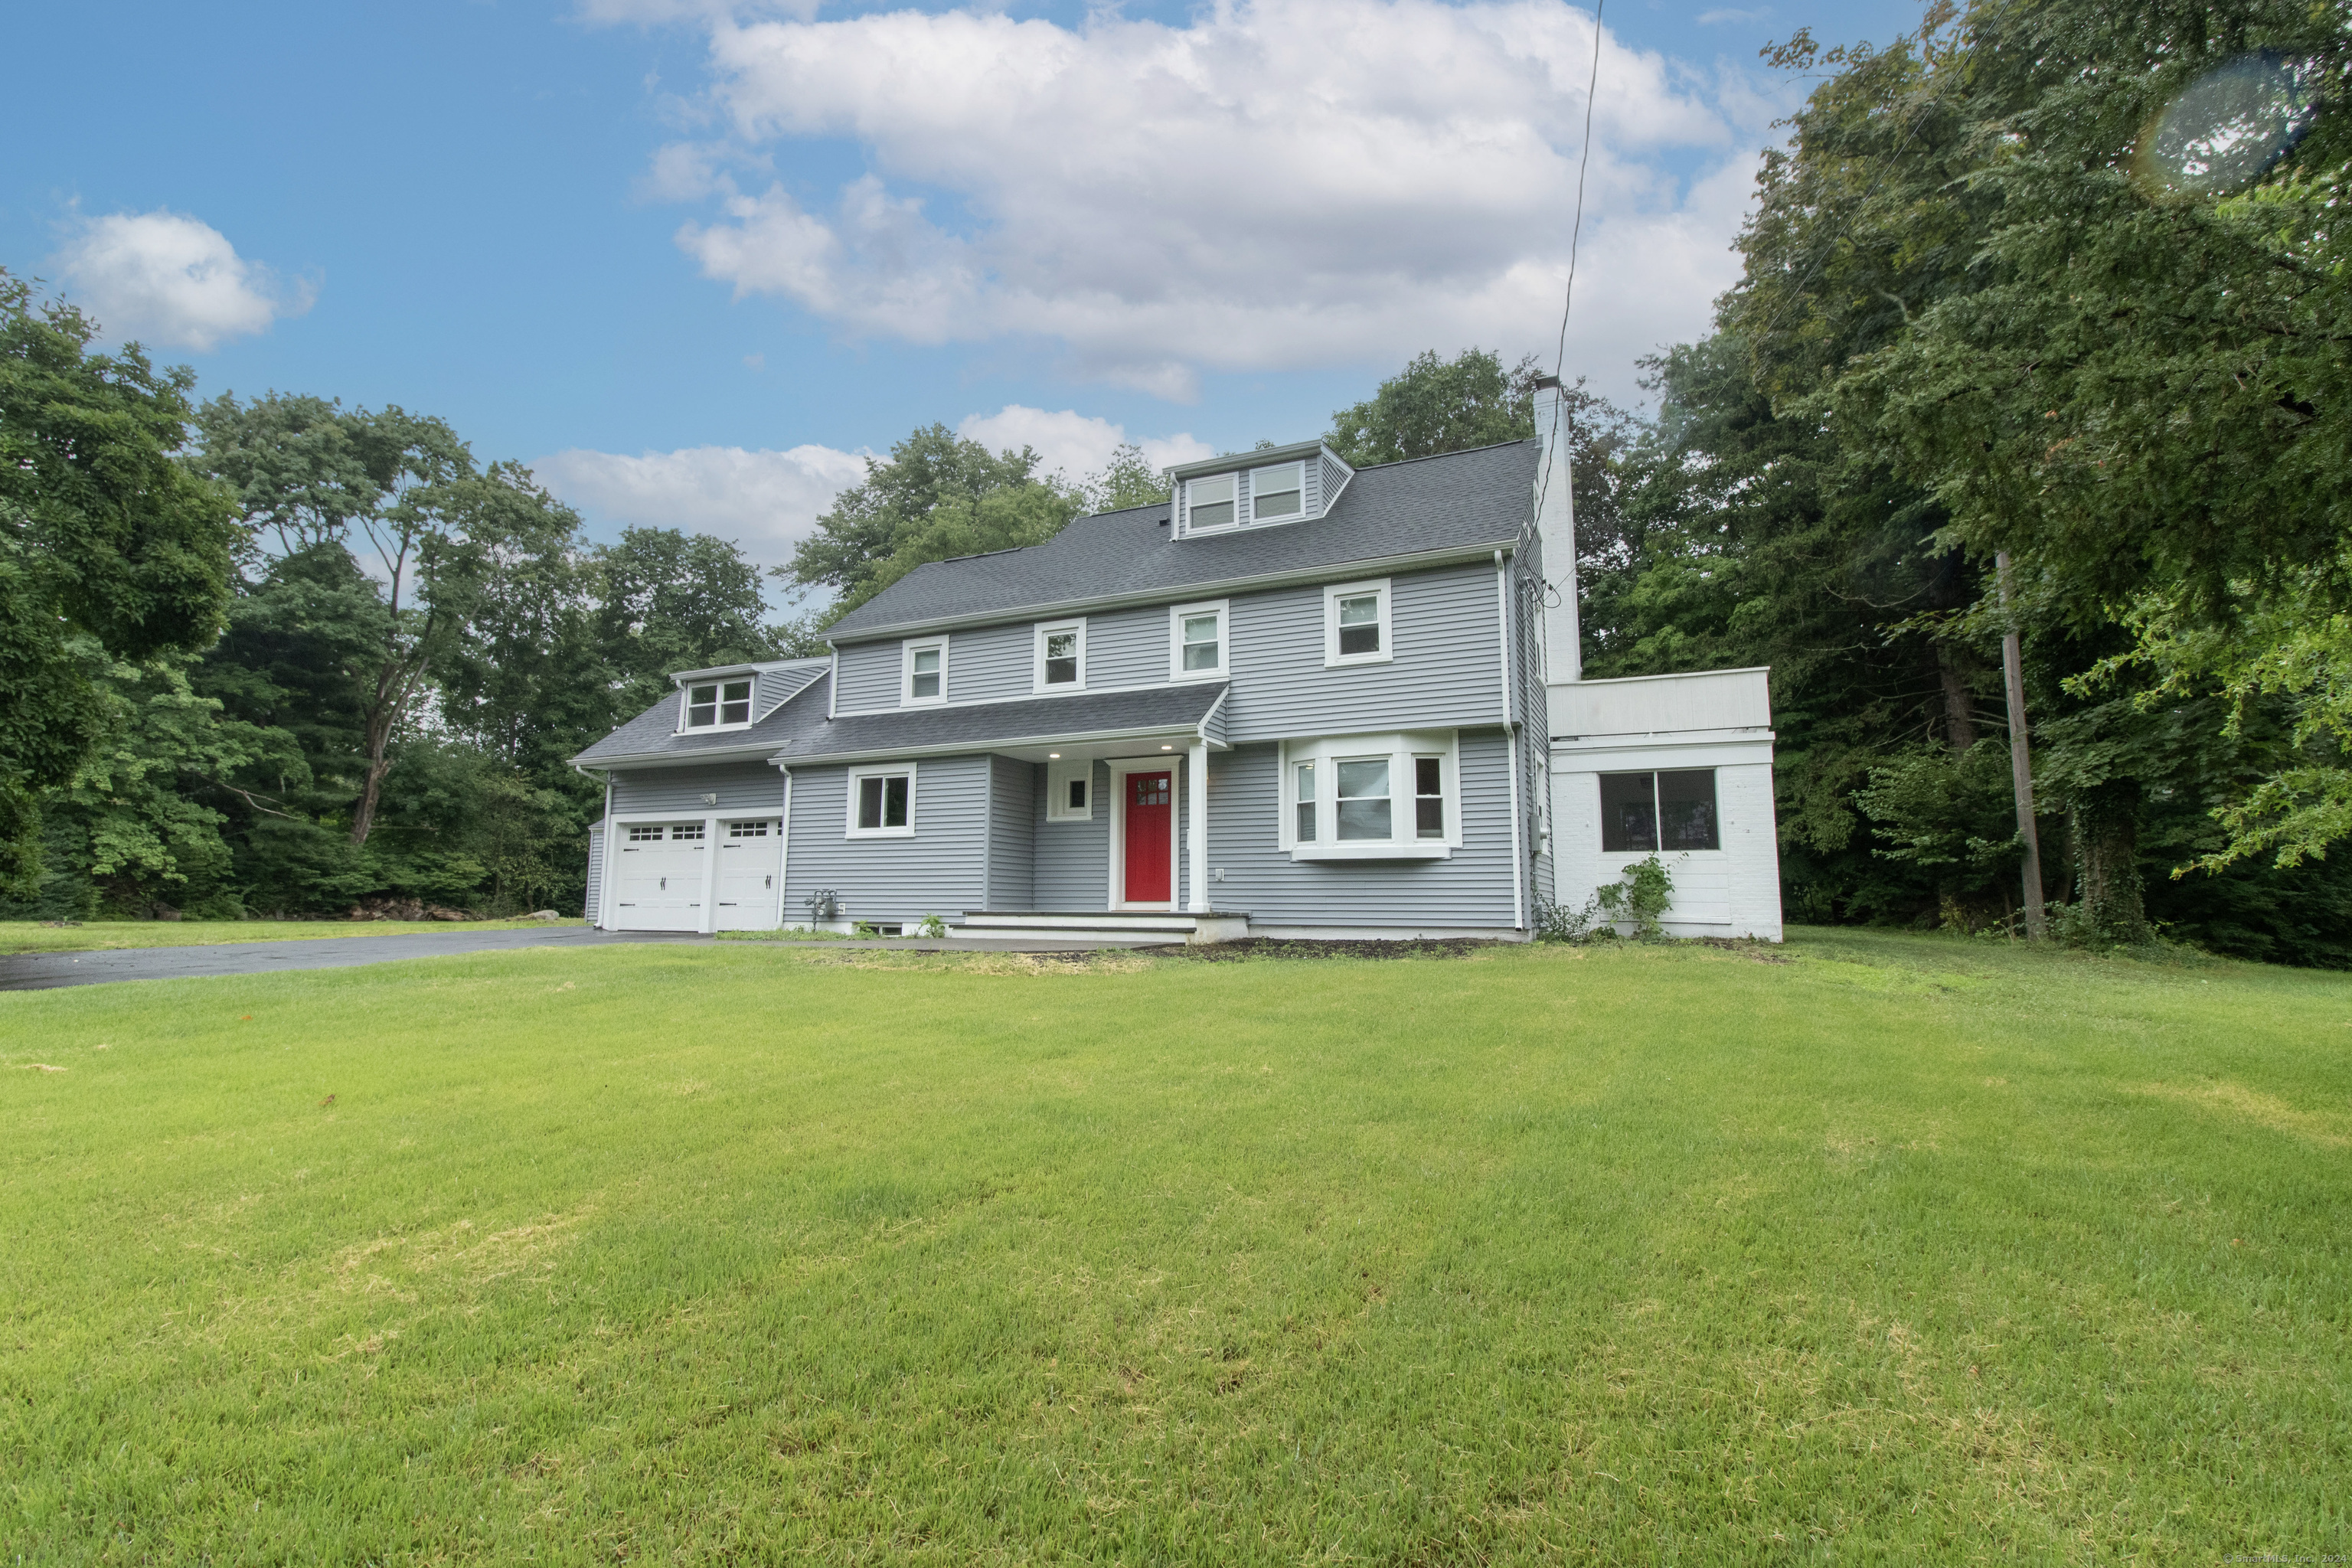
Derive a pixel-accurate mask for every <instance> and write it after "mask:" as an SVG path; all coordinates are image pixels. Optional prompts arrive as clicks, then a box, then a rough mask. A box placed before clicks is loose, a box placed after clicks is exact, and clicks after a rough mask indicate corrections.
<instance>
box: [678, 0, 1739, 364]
mask: <svg viewBox="0 0 2352 1568" xmlns="http://www.w3.org/2000/svg"><path fill="white" fill-rule="evenodd" d="M709 37H710V72H711V85H710V87H709V94H708V104H707V107H708V110H709V112H710V113H711V114H713V115H715V116H716V117H717V119H718V121H719V123H721V124H723V125H725V126H726V127H728V131H727V132H726V134H724V135H722V136H720V137H719V138H717V139H715V140H713V141H711V142H708V143H705V144H704V146H703V149H702V150H701V151H698V152H689V151H684V150H680V149H678V148H672V149H665V151H664V152H663V153H662V154H661V159H662V162H661V163H660V165H659V167H658V168H657V171H656V174H655V175H654V176H653V177H652V178H651V179H650V180H649V182H648V184H649V186H652V187H660V188H668V189H674V190H677V191H679V192H681V193H685V192H688V191H696V190H700V191H702V192H705V193H707V198H706V199H711V200H714V201H716V202H717V203H718V204H719V205H718V208H717V210H716V212H715V213H714V214H712V215H711V216H710V217H709V218H708V219H707V220H705V221H690V222H688V223H687V224H685V225H684V226H681V227H680V229H679V230H678V233H677V242H678V244H679V245H680V247H682V248H684V249H685V250H686V251H687V253H688V254H689V255H690V256H692V257H693V258H695V259H696V261H698V263H699V264H700V266H701V268H702V270H703V271H704V273H705V274H707V275H708V276H709V277H711V278H713V279H719V280H721V281H724V282H728V283H730V284H732V285H733V286H734V289H735V290H736V293H737V295H738V296H739V297H740V296H743V295H747V294H772V295H777V296H781V297H782V298H785V299H788V300H793V301H794V302H796V303H798V304H800V305H801V306H803V307H804V308H805V309H807V310H810V311H812V312H814V313H815V314H816V315H818V316H820V317H822V318H824V319H826V320H828V321H833V322H835V323H836V324H837V325H839V326H840V327H841V328H843V329H844V330H845V331H848V332H851V333H852V334H856V335H873V336H883V337H894V338H899V339H904V340H907V341H910V342H919V343H943V342H959V341H966V342H968V341H983V340H991V339H1003V338H1042V339H1045V340H1047V341H1052V342H1059V343H1061V344H1063V345H1064V346H1065V347H1066V351H1067V353H1068V354H1069V356H1070V358H1071V360H1072V362H1073V365H1072V368H1074V369H1075V370H1076V371H1078V372H1079V373H1081V374H1089V375H1093V376H1097V377H1101V378H1104V379H1108V380H1111V381H1114V382H1118V383H1122V384H1129V385H1134V386H1138V387H1141V388H1145V389H1147V390H1150V391H1152V392H1154V393H1157V394H1160V395H1165V396H1170V397H1177V398H1182V397H1187V396H1189V395H1192V391H1193V389H1194V386H1195V382H1196V377H1197V374H1198V373H1199V372H1200V371H1201V370H1202V369H1204V368H1215V369H1223V370H1256V369H1268V370H1274V369H1292V368H1298V367H1304V366H1309V365H1328V364H1339V363H1349V364H1360V363H1373V364H1381V363H1397V362H1400V361H1401V360H1402V358H1403V357H1404V356H1405V355H1407V354H1410V353H1413V352H1415V351H1417V350H1419V349H1422V348H1437V349H1441V350H1447V351H1450V350H1452V349H1454V348H1458V347H1461V346H1463V345H1465V344H1468V343H1473V342H1476V343H1483V344H1486V345H1487V346H1490V347H1497V348H1501V349H1503V350H1505V351H1506V352H1508V353H1517V352H1520V351H1522V350H1528V349H1536V348H1538V347H1541V348H1544V349H1548V348H1549V342H1550V338H1551V328H1552V325H1553V324H1554V323H1556V322H1557V320H1558V311H1559V299H1560V291H1561V289H1562V287H1563V285H1564V283H1565V281H1566V275H1567V264H1568V250H1569V237H1570V220H1571V216H1572V214H1573V212H1574V208H1575V201H1576V182H1577V176H1578V161H1579V155H1580V141H1581V138H1582V131H1583V121H1584V109H1585V104H1584V97H1585V79H1586V73H1587V72H1588V70H1590V68H1591V61H1592V50H1593V47H1594V37H1595V26H1594V23H1593V20H1592V18H1591V16H1590V15H1589V14H1588V13H1586V12H1583V11H1580V10H1576V9H1573V8H1571V7H1570V6H1569V5H1565V4H1562V3H1561V0H1472V3H1469V4H1464V5H1447V4H1442V3H1439V0H1230V3H1227V4H1221V5H1217V6H1215V7H1213V8H1210V9H1205V10H1203V11H1202V12H1200V13H1198V14H1197V15H1196V16H1194V17H1193V19H1192V21H1190V22H1189V23H1188V24H1186V25H1184V26H1168V25H1165V24H1162V23H1159V22H1151V21H1131V20H1128V19H1126V18H1124V17H1122V16H1119V15H1118V14H1117V12H1116V11H1115V10H1110V9H1105V10H1100V11H1097V12H1096V13H1094V14H1093V15H1092V16H1090V17H1089V19H1088V20H1087V22H1086V23H1085V24H1084V25H1083V26H1077V27H1075V28H1073V27H1064V26H1059V25H1056V24H1055V23H1053V22H1049V21H1044V20H1037V19H1029V20H1018V19H1015V18H1013V17H1011V16H1003V15H999V14H992V13H989V12H986V11H981V10H955V11H948V12H944V13H939V14H928V13H924V12H919V11H912V10H906V11H897V12H890V13H877V14H870V15H866V16H855V17H850V18H846V19H844V20H840V21H827V22H815V21H783V20H771V21H762V22H753V23H743V22H738V21H733V20H728V19H724V18H721V19H718V20H715V21H712V22H711V23H709ZM1765 105H1766V100H1765V99H1764V97H1763V96H1762V95H1760V94H1759V93H1757V92H1755V91H1754V90H1752V89H1748V88H1747V87H1746V84H1745V83H1744V82H1739V81H1733V80H1729V79H1725V78H1723V77H1721V76H1720V75H1717V76H1713V77H1709V78H1706V79H1702V78H1701V77H1700V76H1699V75H1698V74H1696V72H1695V71H1694V70H1693V69H1692V68H1687V67H1684V66H1681V65H1678V64H1676V63H1675V62H1673V61H1671V60H1669V59H1667V58H1664V57H1663V56H1661V55H1658V54H1654V53H1642V52H1638V51H1634V50H1631V49H1628V48H1626V47H1623V46H1622V44H1621V43H1619V42H1618V41H1617V40H1616V39H1615V37H1613V36H1612V35H1607V34H1605V33H1604V34H1603V35H1602V53H1601V86H1600V89H1599V92H1598V94H1597V100H1596V104H1595V113H1594V138H1593V142H1594V145H1593V150H1592V157H1591V170H1590V175H1589V181H1588V186H1587V195H1586V217H1585V229H1584V237H1583V253H1582V257H1581V259H1580V264H1579V268H1578V283H1577V289H1578V295H1579V303H1578V310H1577V316H1578V321H1577V324H1576V327H1575V329H1574V330H1573V331H1572V332H1571V356H1572V358H1573V360H1574V362H1575V363H1573V364H1572V365H1571V367H1570V368H1571V371H1574V370H1578V369H1589V370H1591V371H1592V372H1593V373H1595V375H1596V379H1597V380H1600V381H1601V382H1602V383H1603V384H1610V383H1616V384H1619V385H1621V386H1622V385H1623V384H1627V383H1630V380H1631V362H1632V360H1633V357H1634V356H1636V355H1637V354H1639V353H1644V352H1647V351H1648V350H1649V349H1651V348H1652V347H1654V346H1655V345H1656V344H1658V343H1660V342H1666V341H1669V340H1672V339H1675V338H1678V337H1685V336H1688V335H1691V334H1693V333H1694V332H1696V331H1699V330H1701V329H1702V328H1703V327H1704V324H1705V321H1706V314H1707V310H1708V306H1709V303H1710V301H1711V300H1712V299H1713V297H1714V296H1715V295H1716V294H1717V292H1719V291H1720V290H1721V289H1723V288H1725V287H1726V286H1727V285H1728V284H1729V283H1730V282H1731V281H1732V280H1733V279H1734V278H1735V277H1736V266H1737V264H1736V261H1735V260H1734V258H1732V257H1731V255H1730V254H1729V252H1728V245H1729V242H1730V240H1731V238H1732V237H1733V236H1734V235H1735V234H1736V232H1737V230H1738V222H1739V217H1740V215H1741V213H1742V211H1743V210H1744V207H1745V204H1746V199H1747V195H1748V184H1749V180H1750V176H1751V174H1752V172H1753V168H1754V161H1755V153H1754V148H1755V146H1756V145H1757V144H1758V143H1759V142H1761V141H1762V140H1763V139H1764V138H1765V135H1766V124H1765V121H1767V120H1769V113H1765V114H1762V115H1760V116H1759V114H1758V112H1757V111H1758V110H1761V109H1763V108H1765ZM815 138H825V139H843V138H845V139H848V140H851V141H853V142H856V143H858V144H859V145H860V147H861V148H862V150H863V151H864V153H865V155H866V161H867V163H868V166H869V168H870V169H871V171H872V172H871V173H869V174H866V175H864V176H863V177H861V178H859V179H857V180H856V181H853V182H852V183H850V184H847V185H845V186H844V187H842V188H841V189H840V190H838V191H836V192H833V193H830V194H829V195H824V196H823V197H822V198H821V199H820V198H819V197H818V196H817V195H816V194H815V193H812V192H807V191H804V190H799V189H796V188H794V187H793V185H792V184H790V183H789V180H788V179H787V180H780V181H777V182H775V183H773V184H768V185H767V186H766V187H765V188H764V189H763V190H761V191H760V192H759V193H758V194H748V193H747V192H746V191H744V190H742V189H731V188H727V187H725V186H723V185H721V184H719V177H718V176H717V175H716V174H715V173H712V171H716V170H717V169H719V168H720V167H737V168H742V167H749V166H751V165H752V164H753V163H755V161H756V160H757V159H758V158H760V157H762V156H773V154H774V152H775V150H776V149H778V148H780V147H787V146H789V145H790V144H791V143H793V142H798V141H800V140H803V139H815ZM1694 161H1696V163H1698V164H1699V165H1701V167H1700V168H1699V170H1698V174H1697V177H1696V178H1694V179H1691V180H1689V181H1688V182H1685V181H1684V180H1682V179H1680V178H1678V177H1676V176H1675V174H1673V173H1672V172H1671V171H1670V169H1669V165H1687V164H1690V163H1693V162H1694Z"/></svg>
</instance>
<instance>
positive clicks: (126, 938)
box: [0, 920, 587, 953]
mask: <svg viewBox="0 0 2352 1568" xmlns="http://www.w3.org/2000/svg"><path fill="white" fill-rule="evenodd" d="M586 923H587V922H586V921H577V920H564V921H524V920H513V921H89V922H88V923H86V924H83V925H75V926H50V925H44V924H42V923H41V922H40V921H0V953H7V952H100V951H106V950H111V949H114V948H123V947H198V946H204V945H207V944H209V943H213V942H309V941H312V940H315V939H317V938H319V937H327V936H414V935H415V934H416V933H417V932H419V931H512V930H514V929H515V928H517V927H519V926H528V927H530V928H532V929H534V930H536V929H538V928H540V927H542V926H557V925H564V926H576V925H585V924H586Z"/></svg>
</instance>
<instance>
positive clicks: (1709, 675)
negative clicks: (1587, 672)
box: [1554, 664, 1772, 686]
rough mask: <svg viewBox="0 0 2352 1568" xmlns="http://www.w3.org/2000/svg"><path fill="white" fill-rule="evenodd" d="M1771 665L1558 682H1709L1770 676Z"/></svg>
mask: <svg viewBox="0 0 2352 1568" xmlns="http://www.w3.org/2000/svg"><path fill="white" fill-rule="evenodd" d="M1771 673H1772V667H1771V666H1770V665H1769V664H1742V665H1736V666H1734V667H1733V668H1729V669H1675V670H1669V671H1667V672H1666V673H1665V674H1664V675H1604V676H1601V677H1600V678H1599V679H1586V680H1577V681H1556V682H1554V684H1555V685H1560V686H1571V685H1572V686H1637V685H1639V684H1641V683H1642V682H1643V681H1645V680H1707V679H1713V678H1714V677H1716V676H1718V675H1769V674H1771Z"/></svg>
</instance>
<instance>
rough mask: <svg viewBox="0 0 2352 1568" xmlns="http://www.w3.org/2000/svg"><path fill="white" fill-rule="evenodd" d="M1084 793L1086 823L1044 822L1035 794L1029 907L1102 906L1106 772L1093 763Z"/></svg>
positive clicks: (1040, 798)
mask: <svg viewBox="0 0 2352 1568" xmlns="http://www.w3.org/2000/svg"><path fill="white" fill-rule="evenodd" d="M1093 776H1094V783H1093V784H1091V785H1090V786H1089V787H1088V792H1087V793H1088V795H1089V796H1090V797H1091V798H1092V799H1093V801H1094V803H1095V811H1094V816H1093V818H1092V819H1091V820H1089V821H1086V822H1048V821H1046V820H1045V792H1044V791H1043V790H1040V791H1038V792H1037V801H1036V804H1035V806H1034V813H1035V815H1034V816H1033V817H1032V819H1031V820H1032V821H1033V823H1034V826H1035V833H1036V837H1035V839H1034V843H1035V846H1036V847H1035V851H1034V852H1035V856H1036V877H1035V881H1034V884H1033V887H1032V889H1031V897H1032V899H1034V906H1033V907H1034V908H1035V909H1039V910H1071V911H1076V910H1099V909H1103V908H1105V907H1107V905H1108V900H1109V898H1110V794H1109V791H1110V770H1109V769H1108V768H1107V767H1105V766H1104V765H1103V764H1102V763H1096V764H1095V767H1094V775H1093Z"/></svg>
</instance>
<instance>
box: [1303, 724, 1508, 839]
mask: <svg viewBox="0 0 2352 1568" xmlns="http://www.w3.org/2000/svg"><path fill="white" fill-rule="evenodd" d="M1383 756H1384V757H1386V758H1387V759H1388V763H1389V831H1390V833H1391V835H1392V837H1388V838H1381V839H1361V838H1351V839H1347V840H1345V841H1342V840H1340V839H1339V838H1336V837H1333V835H1335V834H1337V833H1338V832H1339V769H1338V768H1336V767H1334V766H1332V765H1331V764H1333V763H1339V762H1343V761H1344V762H1357V761H1360V760H1362V759H1364V758H1368V757H1383ZM1415 757H1436V758H1438V759H1439V760H1440V761H1441V762H1443V763H1444V778H1443V779H1442V780H1441V783H1442V784H1444V801H1445V837H1444V838H1442V839H1441V838H1423V837H1420V836H1419V834H1417V833H1416V832H1415V831H1414V827H1413V819H1414V811H1413V802H1414V800H1415V799H1417V798H1418V797H1417V796H1416V795H1414V794H1413V787H1412V786H1413V783H1414V780H1413V768H1412V763H1413V759H1414V758H1415ZM1281 761H1282V765H1281V768H1280V770H1279V772H1278V773H1277V775H1276V778H1277V784H1276V791H1275V793H1276V797H1277V800H1278V802H1279V809H1278V811H1277V812H1276V835H1277V842H1278V844H1279V845H1280V847H1282V848H1283V849H1284V850H1286V851H1287V852H1288V853H1289V856H1290V858H1292V859H1293V860H1446V859H1451V858H1453V855H1454V851H1455V850H1456V849H1459V848H1461V847H1462V737H1461V732H1460V731H1455V730H1426V731H1400V732H1398V733H1394V734H1386V735H1335V736H1331V737H1328V738H1327V739H1321V740H1311V741H1285V742H1283V743H1282V747H1281ZM1299 763H1314V764H1315V830H1316V837H1315V840H1314V842H1312V843H1307V844H1301V843H1300V842H1299V841H1298V812H1297V805H1298V792H1297V768H1298V764H1299Z"/></svg>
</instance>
